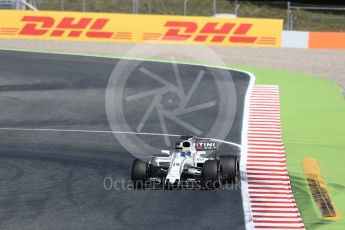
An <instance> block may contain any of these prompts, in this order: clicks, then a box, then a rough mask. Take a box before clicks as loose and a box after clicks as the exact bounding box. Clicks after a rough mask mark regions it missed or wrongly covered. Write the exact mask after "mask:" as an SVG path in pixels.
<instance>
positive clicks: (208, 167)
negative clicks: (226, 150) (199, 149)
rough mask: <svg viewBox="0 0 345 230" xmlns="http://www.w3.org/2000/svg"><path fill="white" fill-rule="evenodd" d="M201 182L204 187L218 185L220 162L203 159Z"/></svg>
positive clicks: (210, 187)
mask: <svg viewBox="0 0 345 230" xmlns="http://www.w3.org/2000/svg"><path fill="white" fill-rule="evenodd" d="M202 182H203V185H204V187H205V189H214V188H219V187H220V185H221V181H220V164H219V161H218V160H207V161H205V163H204V168H203V173H202Z"/></svg>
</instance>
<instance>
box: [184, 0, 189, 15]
mask: <svg viewBox="0 0 345 230" xmlns="http://www.w3.org/2000/svg"><path fill="white" fill-rule="evenodd" d="M188 1H189V0H184V3H183V15H185V16H186V15H187V5H188Z"/></svg>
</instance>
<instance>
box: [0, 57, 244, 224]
mask: <svg viewBox="0 0 345 230" xmlns="http://www.w3.org/2000/svg"><path fill="white" fill-rule="evenodd" d="M117 61H118V60H116V59H109V58H96V57H81V56H68V55H58V54H38V53H25V52H14V51H13V52H12V51H0V108H1V112H0V127H18V128H33V129H36V128H41V129H42V128H54V129H83V130H108V131H109V130H111V129H110V126H109V123H108V120H107V116H106V112H105V90H106V86H107V83H108V80H109V76H110V75H111V73H112V70H113V68H114V66H115V65H116V63H117ZM133 62H134V61H133ZM144 64H146V65H149V66H151V68H153V71H158V72H159V71H161V72H162V71H163V72H168V71H167V69H168V67H167V65H168V64H167V63H154V62H146V63H144ZM179 67H181V75H182V77H184V78H186V79H188V78H195V74H191V73H193V71H198V68H199V69H200V68H202V67H200V66H190V65H181V66H179ZM231 73H232V76H233V80H234V82H235V87H236V95H237V96H236V100H237V104H236V116H235V117H234V119H235V120H234V123H233V126H232V127H231V130H230V132H229V134H228V136H227V137H226V139H228V140H231V141H235V142H237V143H240V142H241V129H242V127H241V126H242V115H243V106H244V105H243V104H244V102H243V99H244V95H245V92H246V89H247V87H248V84H249V76H248V75H247V74H244V73H241V72H236V71H232V72H231ZM139 77H140V76H138V79H139ZM141 85H142V84H140V80H138V84H137V86H136V87H138V89H136V90H140V89H139V88H140V87H141ZM206 114H207V113H206ZM211 117H212V116H211V115H210V117H208V116H203V117H202V119H203V121H200V122H202V123H207V119H211ZM193 119H194V120H198V119H200V118H198V117H194V118H193ZM133 159H134V157H133V156H132V155H131V154H129V153H128V152H127V151H126V150H125V149H124V148H123V147H122V146H121V144H120V143H119V142H118V141H117V140H116V138H115V136H114V135H113V134H111V133H97V134H95V133H87V132H86V133H73V132H40V131H6V130H0V188H1V189H0V229H35V230H37V229H51V230H53V229H92V230H94V229H104V230H105V229H245V222H244V215H243V207H242V198H241V190H240V189H230V190H219V191H198V190H197V191H152V190H148V191H133V190H125V189H121V190H119V191H117V190H115V189H112V190H109V191H108V190H106V189H105V188H104V186H103V182H104V178H105V177H110V178H112V179H113V180H116V179H122V178H123V179H124V180H129V179H130V168H131V164H132V161H133Z"/></svg>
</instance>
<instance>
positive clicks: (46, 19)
mask: <svg viewBox="0 0 345 230" xmlns="http://www.w3.org/2000/svg"><path fill="white" fill-rule="evenodd" d="M21 21H22V22H24V23H25V24H24V26H23V27H22V29H21V30H20V32H19V35H26V36H43V35H45V36H46V35H48V36H50V37H62V36H67V37H74V38H78V37H81V36H86V37H88V38H102V39H110V38H112V37H113V35H114V34H115V33H114V32H109V31H104V28H105V27H106V25H107V24H108V22H109V19H107V18H91V17H81V18H75V17H64V18H62V19H61V20H55V19H54V18H53V17H50V16H24V17H23V18H22V19H21ZM164 27H165V28H167V31H166V32H165V33H163V36H162V37H161V39H160V40H162V41H195V42H207V41H209V42H212V43H224V42H229V43H255V42H256V40H257V38H258V37H253V36H248V35H247V34H248V32H249V30H250V29H251V28H252V27H253V24H250V23H240V24H238V23H230V22H228V23H219V22H207V23H204V24H202V25H200V24H199V25H198V23H196V22H192V21H167V22H166V23H165V24H164Z"/></svg>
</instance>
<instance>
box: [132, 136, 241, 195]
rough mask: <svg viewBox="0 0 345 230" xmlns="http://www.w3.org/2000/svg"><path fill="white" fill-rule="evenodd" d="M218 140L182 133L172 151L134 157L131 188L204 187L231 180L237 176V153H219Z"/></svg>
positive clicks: (216, 185)
mask: <svg viewBox="0 0 345 230" xmlns="http://www.w3.org/2000/svg"><path fill="white" fill-rule="evenodd" d="M218 147H219V143H218V142H217V141H214V140H213V139H210V138H197V137H192V136H182V137H181V139H180V140H179V141H178V142H176V146H175V150H174V151H169V150H162V153H161V154H159V155H153V156H150V157H149V160H148V162H145V161H143V160H140V159H135V160H134V162H133V166H132V175H131V179H132V181H133V184H134V188H136V189H140V188H151V187H154V188H157V187H158V186H159V185H161V186H163V188H167V187H168V188H180V187H182V188H183V187H184V186H188V188H205V189H214V188H217V187H220V185H222V184H223V183H234V182H235V181H236V180H237V178H238V175H239V160H238V158H237V157H236V156H231V155H220V153H219V150H218V149H219V148H218Z"/></svg>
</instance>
